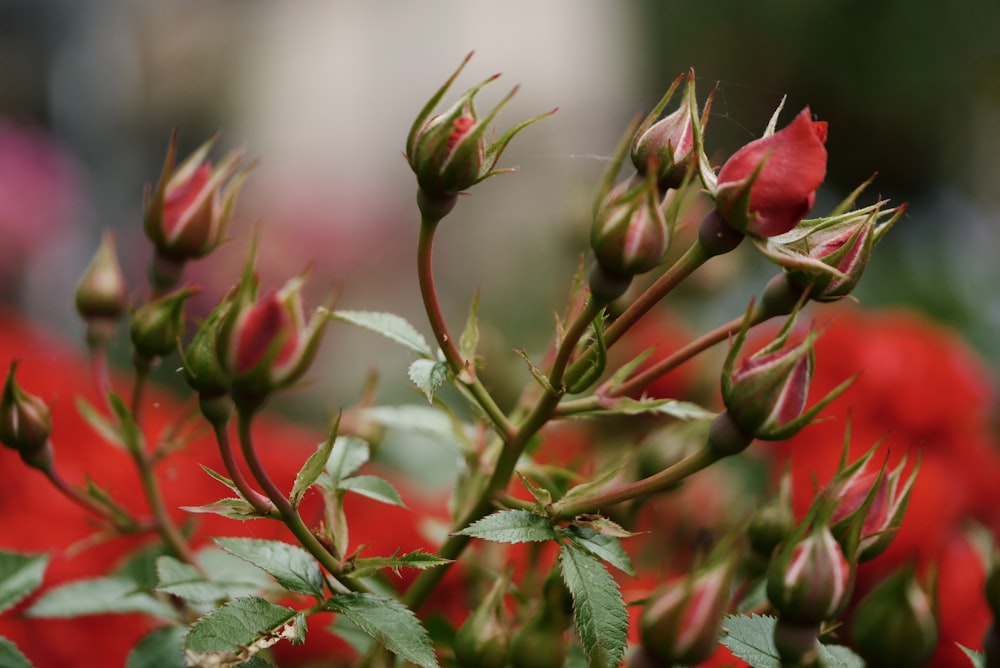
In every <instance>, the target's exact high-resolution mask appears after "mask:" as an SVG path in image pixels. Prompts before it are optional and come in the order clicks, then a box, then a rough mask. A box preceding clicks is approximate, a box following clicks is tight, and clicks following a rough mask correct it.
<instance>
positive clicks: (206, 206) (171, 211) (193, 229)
mask: <svg viewBox="0 0 1000 668" xmlns="http://www.w3.org/2000/svg"><path fill="white" fill-rule="evenodd" d="M217 140H218V135H216V136H215V137H212V138H211V139H209V140H208V141H206V142H205V143H204V144H202V145H201V146H200V147H199V148H198V150H196V151H195V152H194V153H192V154H191V156H190V157H188V159H187V160H185V161H184V162H183V163H182V164H181V165H180V166H177V167H175V161H176V158H177V133H176V132H174V133H173V134H172V135H171V137H170V144H169V146H168V147H167V158H166V162H165V163H164V165H163V173H162V174H161V175H160V181H159V183H158V184H157V186H156V189H155V190H150V189H149V188H147V190H146V194H145V215H144V217H143V229H144V230H145V232H146V236H147V237H149V240H150V241H152V242H153V245H154V246H155V247H156V257H157V260H160V264H170V263H173V264H183V263H184V262H186V261H188V260H196V259H198V258H202V257H205V256H206V255H208V254H209V253H211V252H212V251H213V250H215V249H216V248H217V247H218V246H219V244H220V243H222V240H223V235H224V234H225V231H226V226H227V225H228V224H229V219H230V218H231V217H232V214H233V209H234V207H235V205H236V196H237V195H238V194H239V191H240V188H241V187H242V185H243V181H244V180H245V179H246V177H247V176H248V174H249V172H250V169H249V168H243V169H240V162H241V161H242V160H243V154H242V151H232V152H230V153H229V154H228V155H226V157H225V158H223V160H222V162H221V163H219V164H218V165H215V166H213V165H212V163H211V162H210V161H209V160H207V159H206V157H207V155H208V152H209V151H210V150H211V149H212V146H213V145H214V144H215V142H216V141H217ZM152 272H153V276H152V278H153V280H154V283H157V281H158V279H161V280H159V283H157V284H158V285H159V287H161V288H163V289H169V288H170V287H172V285H173V283H172V282H173V281H175V280H176V276H171V275H168V272H167V271H166V269H165V268H162V267H161V268H159V269H158V265H157V263H156V262H154V265H153V270H152ZM161 273H162V274H163V276H160V274H161ZM161 284H162V285H161Z"/></svg>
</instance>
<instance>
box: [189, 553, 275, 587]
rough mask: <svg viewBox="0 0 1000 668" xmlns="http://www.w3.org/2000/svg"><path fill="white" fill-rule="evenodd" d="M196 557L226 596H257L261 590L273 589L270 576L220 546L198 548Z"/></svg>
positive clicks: (210, 578)
mask: <svg viewBox="0 0 1000 668" xmlns="http://www.w3.org/2000/svg"><path fill="white" fill-rule="evenodd" d="M197 559H198V565H199V566H201V568H202V570H203V571H205V573H206V574H207V575H208V579H209V581H210V582H212V583H214V584H216V585H218V586H220V587H223V588H224V589H225V590H226V594H227V598H230V599H235V598H243V597H246V596H257V595H259V594H260V593H261V592H263V591H267V590H269V589H274V580H273V579H272V578H271V576H269V575H268V574H267V573H265V572H264V571H262V570H261V569H259V568H257V567H256V566H254V565H253V564H251V563H249V562H248V561H246V560H245V559H242V558H240V557H237V556H236V555H233V554H230V553H229V552H226V551H225V550H222V549H220V548H216V547H208V548H205V549H203V550H200V551H199V552H198V556H197Z"/></svg>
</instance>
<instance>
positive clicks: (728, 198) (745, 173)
mask: <svg viewBox="0 0 1000 668" xmlns="http://www.w3.org/2000/svg"><path fill="white" fill-rule="evenodd" d="M826 131H827V124H826V123H825V122H822V121H813V120H812V117H811V116H810V114H809V107H806V108H805V109H803V110H802V111H801V112H799V115H798V116H796V117H795V120H793V121H792V122H791V123H789V124H788V125H787V126H786V127H785V128H784V129H782V130H780V131H778V132H775V133H774V134H773V135H770V136H768V137H763V138H761V139H758V140H756V141H752V142H750V143H749V144H747V145H746V146H744V147H742V148H741V149H739V150H738V151H736V153H734V154H733V155H732V157H730V158H729V160H727V161H726V163H725V164H724V165H723V166H722V169H721V170H720V171H719V180H718V193H717V195H716V205H717V206H718V208H719V213H721V214H722V217H723V218H725V220H726V222H727V223H729V224H730V225H731V226H732V227H734V228H736V229H737V230H740V231H741V232H747V233H749V234H754V235H756V236H760V237H773V236H775V235H778V234H784V233H785V232H787V231H789V230H790V229H792V228H793V227H795V226H796V225H797V224H798V223H799V221H800V220H802V219H803V218H804V217H805V216H806V214H807V213H809V210H810V209H811V208H812V205H813V202H814V201H815V199H816V189H817V188H819V186H820V184H821V183H823V179H824V177H825V176H826V147H825V146H824V143H825V142H826Z"/></svg>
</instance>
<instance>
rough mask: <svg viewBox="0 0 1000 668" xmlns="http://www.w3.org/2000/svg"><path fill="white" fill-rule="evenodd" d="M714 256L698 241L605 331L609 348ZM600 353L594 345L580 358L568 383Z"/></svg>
mask: <svg viewBox="0 0 1000 668" xmlns="http://www.w3.org/2000/svg"><path fill="white" fill-rule="evenodd" d="M711 257H712V255H711V254H710V253H709V252H708V251H706V250H705V249H704V247H703V246H702V245H701V243H699V242H698V241H695V242H694V243H693V244H692V245H691V247H690V248H688V250H687V252H685V253H684V255H682V256H681V257H680V259H678V260H677V262H675V263H674V264H673V265H672V266H671V267H670V268H669V269H667V271H666V272H664V273H663V275H662V276H660V277H659V278H658V279H657V280H656V282H655V283H653V284H652V285H651V286H649V287H648V288H647V289H646V291H645V292H643V293H642V294H641V295H639V297H638V298H637V299H636V300H635V301H634V302H632V303H631V304H630V305H629V307H628V308H627V309H625V311H624V312H623V313H622V314H621V315H620V316H618V318H617V319H615V321H614V322H613V323H611V324H610V325H609V326H608V329H607V330H606V331H605V332H604V342H605V345H607V346H608V347H609V348H610V347H611V346H612V345H614V344H615V342H617V341H618V339H620V338H621V337H622V335H623V334H625V332H626V331H628V329H629V328H630V327H631V326H632V325H634V324H635V323H636V322H638V321H639V319H640V318H641V317H642V316H644V315H646V313H648V312H649V311H650V309H652V308H653V307H654V306H655V305H656V304H657V303H658V302H659V301H660V300H661V299H663V298H664V297H666V296H667V295H668V294H669V293H670V292H671V290H673V289H674V288H676V287H677V286H678V285H680V283H681V282H682V281H683V280H684V279H685V278H687V277H688V276H690V275H691V274H692V273H693V272H694V271H695V269H697V268H698V267H700V266H701V265H703V264H704V263H705V262H706V261H707V260H708V259H709V258H711ZM596 354H597V348H596V346H595V345H592V346H590V348H588V349H587V351H586V352H585V353H584V354H582V355H580V357H579V359H577V360H576V362H574V363H573V365H572V366H571V367H570V368H569V369H568V370H567V371H566V382H567V384H569V385H572V384H573V382H574V381H576V380H579V378H580V376H582V375H583V374H584V373H585V371H586V369H587V366H588V365H589V364H591V363H592V361H593V358H594V356H595V355H596Z"/></svg>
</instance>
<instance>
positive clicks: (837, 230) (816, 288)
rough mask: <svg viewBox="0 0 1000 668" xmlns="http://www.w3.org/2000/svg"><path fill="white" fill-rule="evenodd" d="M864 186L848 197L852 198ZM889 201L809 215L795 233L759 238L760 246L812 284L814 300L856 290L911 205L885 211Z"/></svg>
mask: <svg viewBox="0 0 1000 668" xmlns="http://www.w3.org/2000/svg"><path fill="white" fill-rule="evenodd" d="M862 187H863V186H862ZM859 191H860V189H859V190H858V191H855V193H854V194H852V195H851V197H850V198H848V199H849V200H851V201H852V200H853V198H854V197H855V196H856V194H857V193H858V192H859ZM846 201H847V200H845V202H846ZM884 204H885V202H884V201H883V202H878V203H877V204H874V205H872V206H867V207H864V208H862V209H858V210H855V211H849V212H847V213H835V214H834V215H830V216H828V217H826V218H818V219H815V220H804V221H802V222H801V223H800V224H799V225H798V227H796V228H795V229H793V230H791V231H790V232H787V233H785V234H782V235H778V236H776V237H771V238H770V239H767V240H757V242H756V243H757V247H758V248H759V249H760V250H761V252H762V253H763V254H764V255H766V256H767V257H769V258H770V259H771V260H773V261H774V262H776V263H777V264H779V265H781V266H782V267H784V268H785V270H786V271H787V272H788V278H789V281H790V282H791V283H792V285H794V286H795V287H796V288H798V289H799V290H806V289H808V290H809V298H810V299H814V300H816V301H822V302H830V301H836V300H838V299H840V298H842V297H845V296H847V295H848V294H850V293H851V292H852V291H853V290H854V288H855V286H857V284H858V281H859V280H860V279H861V275H862V274H863V273H864V271H865V268H866V267H867V266H868V261H869V260H870V259H871V255H872V250H873V249H874V247H875V244H877V243H878V242H879V241H880V240H881V239H882V237H883V236H885V234H886V232H888V231H889V230H890V229H891V228H892V226H893V225H894V224H895V223H896V221H897V220H899V218H900V216H902V215H903V212H904V211H906V205H905V204H904V205H902V206H898V207H895V208H892V209H885V210H883V208H882V207H883V205H884ZM841 206H843V205H841ZM839 208H841V207H838V209H839ZM886 217H888V220H884V219H885V218H886Z"/></svg>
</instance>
